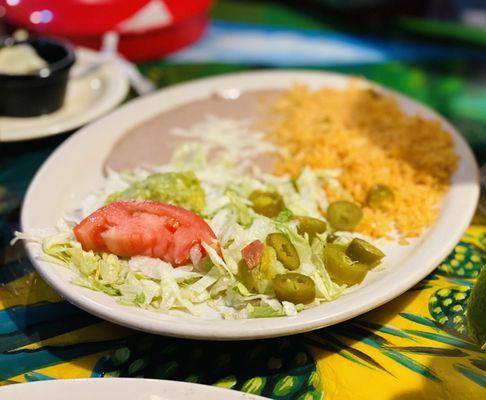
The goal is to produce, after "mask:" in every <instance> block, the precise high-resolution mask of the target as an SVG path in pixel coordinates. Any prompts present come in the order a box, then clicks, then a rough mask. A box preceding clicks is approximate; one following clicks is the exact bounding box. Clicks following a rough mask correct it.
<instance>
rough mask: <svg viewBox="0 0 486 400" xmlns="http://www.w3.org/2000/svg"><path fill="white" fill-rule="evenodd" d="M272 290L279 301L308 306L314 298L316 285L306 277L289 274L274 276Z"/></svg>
mask: <svg viewBox="0 0 486 400" xmlns="http://www.w3.org/2000/svg"><path fill="white" fill-rule="evenodd" d="M272 283H273V290H274V291H275V295H276V297H277V299H278V300H280V301H289V302H291V303H294V304H300V303H302V304H308V303H311V302H312V301H313V300H314V299H315V298H316V285H315V283H314V281H313V280H312V278H310V277H308V276H307V275H303V274H298V273H296V272H289V273H287V274H279V275H276V276H275V278H273V280H272Z"/></svg>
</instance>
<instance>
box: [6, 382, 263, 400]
mask: <svg viewBox="0 0 486 400" xmlns="http://www.w3.org/2000/svg"><path fill="white" fill-rule="evenodd" d="M0 398H1V399H2V400H30V399H49V400H66V399H69V400H86V399H89V400H107V399H116V400H208V399H211V400H265V398H263V397H260V396H255V395H252V394H248V393H243V392H237V391H235V390H228V389H222V388H217V387H214V386H208V385H200V384H197V383H188V382H175V381H164V380H157V379H133V378H90V379H60V380H52V381H40V382H30V383H21V384H17V385H9V386H5V387H1V388H0Z"/></svg>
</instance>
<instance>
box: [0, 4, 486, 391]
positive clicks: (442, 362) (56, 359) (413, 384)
mask: <svg viewBox="0 0 486 400" xmlns="http://www.w3.org/2000/svg"><path fill="white" fill-rule="evenodd" d="M319 10H320V9H319ZM311 14H312V13H308V12H307V13H306V12H304V11H298V10H296V9H294V8H291V7H290V6H283V5H278V3H268V4H267V3H264V2H260V3H258V2H251V3H247V2H234V1H223V2H220V3H219V4H218V5H217V6H216V8H215V10H214V21H213V23H212V25H211V26H210V28H209V31H208V33H207V35H206V36H205V38H204V39H203V40H202V41H201V42H199V43H198V44H197V45H195V46H194V47H192V48H189V49H187V50H184V51H181V52H179V53H177V54H175V55H174V56H172V57H170V58H169V59H166V60H164V61H155V62H150V63H145V64H143V65H140V69H141V71H142V72H143V73H144V74H145V75H146V76H147V77H148V78H150V79H151V80H153V81H154V82H156V83H157V84H158V85H159V86H166V85H169V84H172V83H176V82H180V81H185V80H189V79H193V78H197V77H202V76H208V75H213V74H219V73H224V72H231V71H239V70H247V69H253V68H262V67H306V68H314V69H326V70H334V71H340V72H344V73H352V74H358V75H363V76H365V77H367V78H369V79H372V80H375V81H378V82H380V83H382V84H385V85H387V86H390V87H392V88H395V89H397V90H399V91H402V92H404V93H406V94H408V95H410V96H412V97H415V98H417V99H418V100H420V101H422V102H425V103H427V104H429V105H430V106H432V107H434V108H435V109H437V110H438V111H439V112H441V113H443V114H444V115H445V116H446V117H448V118H449V119H450V120H451V121H452V122H453V123H454V124H455V125H456V126H457V127H458V128H459V129H460V130H461V131H462V132H463V133H464V135H465V136H466V138H467V139H468V140H469V142H470V143H471V145H472V146H473V149H474V150H475V152H476V155H477V157H478V159H479V160H480V161H481V160H484V159H485V152H484V150H485V149H486V146H485V145H486V74H485V73H484V71H485V70H486V68H485V67H486V55H485V51H484V47H485V46H486V39H484V38H485V37H486V36H485V34H484V31H481V30H480V29H478V31H477V32H478V34H477V35H474V34H473V33H474V32H473V33H471V32H469V31H468V32H469V34H467V35H466V34H464V29H463V27H461V26H459V25H458V26H455V29H456V32H457V35H456V37H455V38H454V25H452V27H451V28H450V29H449V30H447V29H446V30H442V31H441V30H440V29H431V30H428V29H422V30H420V29H419V28H420V27H421V26H423V25H420V24H421V22H423V21H420V20H411V19H400V18H398V19H396V20H393V21H392V23H390V24H388V25H387V28H386V29H383V31H382V32H374V31H373V29H371V28H370V29H369V32H368V31H366V30H365V29H364V28H363V31H358V30H357V28H356V25H355V24H353V23H352V21H351V22H349V21H348V22H346V21H344V22H343V20H341V19H340V20H339V21H333V19H332V18H326V16H325V15H318V16H319V18H317V17H313V16H312V15H311ZM426 25H427V23H426ZM417 27H419V28H417ZM430 32H432V33H437V32H438V34H439V36H440V37H441V38H443V37H444V35H445V36H447V37H449V39H450V38H451V37H452V38H453V39H454V40H452V39H451V40H448V41H447V42H445V41H443V40H436V39H437V38H436V37H435V36H430ZM441 32H442V33H441ZM444 32H445V33H444ZM480 34H482V38H483V41H481V35H480ZM65 138H66V135H64V136H61V137H56V138H50V139H45V140H39V141H35V142H27V143H17V144H2V143H0V382H1V383H2V384H11V383H15V382H23V381H36V380H45V379H61V378H81V377H107V376H110V377H118V376H130V377H148V378H159V379H172V380H182V381H189V382H199V383H205V384H210V385H217V386H222V387H226V388H232V389H236V390H241V391H245V392H251V393H257V394H260V395H263V396H267V397H269V398H273V399H300V400H304V399H306V400H310V399H321V398H324V399H329V400H331V399H332V400H341V399H353V400H359V399H374V400H382V399H383V400H385V399H387V400H391V399H393V400H412V399H414V400H415V399H455V400H456V399H468V400H475V399H484V398H486V355H485V353H482V352H481V351H480V349H479V348H478V347H477V346H476V345H475V344H473V343H471V341H470V340H469V339H468V338H467V333H468V332H467V327H466V324H465V307H466V302H467V299H468V296H469V293H470V291H471V287H472V285H473V284H474V281H475V278H476V277H477V276H478V274H479V272H480V270H481V268H482V266H483V263H484V258H485V256H486V225H483V223H484V218H481V216H480V215H478V216H477V218H476V220H475V223H474V224H472V225H471V226H470V228H469V229H468V231H467V232H466V233H465V234H464V236H463V238H462V240H461V242H460V243H458V244H457V246H456V247H455V249H454V251H453V252H452V253H451V254H450V255H449V256H448V257H447V258H446V259H445V260H444V261H443V263H442V264H441V265H440V266H439V267H438V268H437V269H436V271H434V272H433V273H432V274H430V275H429V276H428V277H427V278H426V279H424V280H423V281H422V282H420V283H418V284H417V285H416V286H415V287H413V288H411V289H410V290H409V291H407V292H406V293H404V294H403V295H402V296H400V297H398V298H397V299H395V300H393V301H392V302H390V303H388V304H386V305H384V306H382V307H380V308H378V309H376V310H374V311H372V312H370V313H368V314H365V315H362V316H360V317H358V318H356V319H353V320H351V321H348V322H345V323H342V324H339V325H336V326H333V327H329V328H325V329H321V330H318V331H315V332H312V333H308V334H302V335H297V336H291V337H285V338H278V339H270V340H259V341H248V342H205V341H193V340H184V339H174V338H167V337H158V336H153V335H148V334H144V333H140V332H135V331H131V330H129V329H126V328H123V327H120V326H117V325H114V324H111V323H108V322H105V321H102V320H99V319H98V318H96V317H94V316H91V315H89V314H87V313H85V312H83V311H81V310H80V309H78V308H76V307H74V306H72V305H70V304H69V303H67V302H66V301H64V300H63V299H61V298H60V297H59V296H58V295H57V294H56V293H55V292H54V291H53V290H52V289H50V288H49V287H48V286H47V285H46V283H45V282H44V281H43V280H42V279H41V278H40V277H39V276H38V275H37V274H36V273H35V272H34V270H33V267H32V265H31V264H30V262H29V261H28V260H27V258H26V257H25V254H24V251H23V248H22V245H21V244H17V245H15V246H13V247H11V246H9V240H10V239H11V236H12V232H13V231H14V230H16V229H18V221H19V210H20V206H21V201H22V197H23V195H24V193H25V191H26V189H27V186H28V184H29V182H30V180H31V178H32V176H33V174H34V173H35V171H36V170H37V168H38V167H39V166H40V164H41V163H42V162H43V161H44V160H45V159H46V157H47V156H48V155H49V154H50V153H51V152H52V151H53V150H54V149H55V148H56V147H57V146H58V145H59V144H60V143H61V142H62V141H63V140H64V139H65ZM457 211H458V212H461V210H457ZM485 317H486V316H485Z"/></svg>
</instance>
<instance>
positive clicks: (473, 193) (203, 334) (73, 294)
mask: <svg viewBox="0 0 486 400" xmlns="http://www.w3.org/2000/svg"><path fill="white" fill-rule="evenodd" d="M348 79H349V78H348V77H346V76H344V75H336V74H328V73H319V72H304V71H270V72H250V73H240V74H230V75H223V76H220V77H216V78H208V79H201V80H198V81H193V82H190V83H185V84H180V85H176V86H173V87H170V88H167V89H164V90H161V91H159V92H157V93H155V94H152V95H150V96H147V97H144V98H141V99H138V100H135V101H133V102H131V103H128V104H126V105H124V106H123V107H121V108H120V109H118V110H117V111H115V112H113V113H112V114H111V115H109V116H107V117H105V118H103V119H101V120H99V121H97V122H95V123H93V124H91V125H89V126H86V127H85V128H83V129H82V130H80V131H79V132H77V133H76V134H75V135H73V136H71V137H70V138H69V139H68V140H66V141H65V142H64V143H63V144H62V145H61V146H60V147H59V148H58V149H57V150H56V151H55V152H54V153H53V154H52V155H51V157H50V158H49V159H48V160H47V161H46V162H45V164H44V165H43V166H42V168H41V169H40V170H39V171H38V173H37V175H36V176H35V178H34V180H33V181H32V183H31V185H30V187H29V190H28V192H27V195H26V198H25V202H24V206H23V209H22V216H21V219H22V228H23V230H24V231H29V230H30V229H35V228H45V227H51V226H53V225H54V224H55V223H56V221H57V220H58V219H59V218H61V217H62V216H63V214H64V213H65V212H67V211H69V210H73V209H75V208H76V207H78V206H79V205H80V203H81V201H82V200H83V199H84V198H85V197H86V196H87V195H88V194H89V193H90V192H92V191H93V190H95V189H96V188H98V187H100V186H101V185H102V183H103V173H102V167H103V163H104V161H105V158H106V157H107V155H108V154H109V152H110V150H111V148H112V146H113V144H114V143H115V142H116V141H117V139H118V138H120V137H121V136H122V135H123V134H124V133H125V132H126V131H127V130H129V129H130V128H132V127H134V126H135V125H137V124H139V123H140V122H142V121H144V120H146V119H147V118H150V117H151V116H154V115H156V114H158V113H159V112H161V111H165V110H167V109H170V108H172V107H175V106H178V105H181V104H185V103H187V102H190V101H194V100H198V99H201V98H207V97H208V96H210V95H211V94H213V93H214V91H220V90H225V89H235V88H236V89H241V90H259V89H281V88H286V87H288V86H289V85H291V84H292V83H293V82H295V81H300V82H305V83H307V84H309V85H310V86H311V87H314V88H317V87H338V88H339V87H343V86H344V85H346V83H347V82H348ZM390 93H391V92H390ZM394 95H395V96H397V98H398V100H399V102H400V104H401V106H402V107H403V109H404V110H405V111H406V112H409V113H412V114H413V113H417V114H420V115H422V116H424V117H426V118H438V119H440V120H441V122H442V123H443V124H444V127H445V128H446V129H447V130H448V131H449V132H450V134H451V136H452V138H453V141H454V145H455V149H456V151H457V153H458V154H459V156H460V164H459V168H458V170H457V172H456V173H455V175H454V176H453V182H452V185H451V188H450V190H449V192H448V193H447V195H446V196H445V198H444V200H443V203H442V205H441V206H442V207H441V214H440V217H439V219H438V220H437V222H436V224H435V225H434V226H432V227H431V228H430V229H429V230H428V231H427V232H425V233H424V234H423V235H422V236H421V237H420V238H418V239H416V240H414V241H412V243H411V244H410V245H408V246H400V245H398V244H393V243H391V244H387V245H385V246H383V248H384V250H385V253H386V254H387V258H386V262H387V265H388V267H387V268H386V269H385V270H383V271H380V272H374V271H372V272H371V273H369V274H368V276H367V277H366V280H365V281H364V283H363V284H362V285H360V286H359V287H358V288H357V289H356V290H354V291H352V292H350V293H348V294H346V295H345V296H342V297H341V298H339V299H337V300H335V301H333V302H330V303H326V304H322V305H320V306H318V307H315V308H312V309H309V310H305V311H303V312H301V313H300V314H298V315H297V316H294V317H282V318H265V319H249V320H233V321H231V320H204V319H201V318H196V317H192V316H187V317H176V316H169V315H164V314H161V313H155V312H151V311H146V310H141V309H136V308H132V307H125V306H122V305H119V304H116V302H115V300H114V299H113V298H111V297H109V296H107V295H105V294H103V293H98V292H94V291H90V290H88V289H85V288H82V287H78V286H76V285H73V284H71V283H70V280H71V279H72V272H71V271H69V270H68V269H66V268H63V267H61V266H56V265H53V264H49V263H46V262H40V261H38V260H36V259H35V252H39V249H38V248H36V246H35V245H34V244H29V245H28V249H29V255H30V257H31V260H32V262H33V263H34V265H35V267H36V269H37V271H38V272H39V274H40V275H41V276H42V277H43V278H44V279H45V280H46V281H47V282H48V283H49V285H51V286H52V287H53V288H55V289H56V290H57V291H58V292H59V293H60V294H61V295H62V296H63V297H65V298H66V299H67V300H69V301H70V302H72V303H73V304H75V305H77V306H79V307H81V308H82V309H84V310H86V311H88V312H90V313H92V314H95V315H97V316H99V317H101V318H104V319H107V320H109V321H113V322H116V323H118V324H121V325H125V326H129V327H131V328H135V329H139V330H143V331H147V332H153V333H158V334H163V335H170V336H180V337H188V338H198V339H219V340H230V339H254V338H264V337H273V336H282V335H290V334H295V333H299V332H304V331H309V330H313V329H317V328H321V327H324V326H327V325H332V324H335V323H338V322H341V321H344V320H347V319H349V318H352V317H354V316H357V315H359V314H362V313H364V312H366V311H369V310H371V309H373V308H375V307H378V306H379V305H381V304H384V303H386V302H387V301H390V300H392V299H393V298H395V297H397V296H399V295H400V294H401V293H403V292H404V291H406V290H407V289H409V288H410V287H412V286H413V285H414V284H416V283H417V282H419V281H420V280H421V279H422V278H424V277H425V276H426V275H427V274H429V273H430V272H431V271H432V270H433V269H434V268H435V267H436V266H437V265H438V264H439V263H440V262H441V261H442V260H443V259H444V258H445V257H446V256H447V255H448V253H449V252H450V251H451V250H452V248H453V246H454V245H455V244H456V243H457V241H458V240H459V239H460V237H461V235H462V233H463V232H464V231H465V229H466V228H467V226H468V224H469V222H470V220H471V218H472V215H473V213H474V210H475V208H476V204H477V199H478V194H479V184H478V169H477V165H476V162H475V160H474V156H473V154H472V152H471V150H470V149H469V147H468V146H467V144H466V142H465V141H464V139H463V138H462V136H461V135H460V134H459V133H458V132H457V131H456V130H455V129H454V128H453V127H452V126H451V125H450V124H449V123H447V121H445V120H444V119H442V118H441V117H439V116H438V115H437V114H435V113H434V112H432V111H431V110H429V109H427V108H426V107H424V106H422V105H420V104H418V103H416V102H415V101H413V100H410V99H408V98H406V97H403V96H401V95H398V94H396V93H394ZM426 145H427V144H426V143H424V146H426Z"/></svg>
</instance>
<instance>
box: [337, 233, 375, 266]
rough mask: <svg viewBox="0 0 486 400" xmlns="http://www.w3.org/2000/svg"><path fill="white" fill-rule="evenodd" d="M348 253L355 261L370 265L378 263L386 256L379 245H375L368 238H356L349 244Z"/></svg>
mask: <svg viewBox="0 0 486 400" xmlns="http://www.w3.org/2000/svg"><path fill="white" fill-rule="evenodd" d="M346 254H347V255H348V256H349V257H351V258H352V259H353V260H354V261H359V262H362V263H364V264H368V265H376V264H377V263H378V262H380V260H381V259H382V258H383V257H385V253H383V252H382V251H381V250H380V249H379V248H378V247H375V246H373V245H372V244H371V243H368V242H367V241H366V240H363V239H359V238H354V239H353V240H352V241H351V243H350V244H349V246H348V248H347V250H346Z"/></svg>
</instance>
